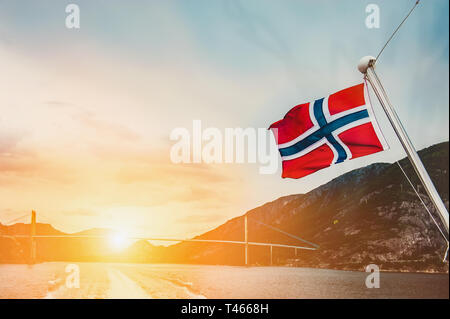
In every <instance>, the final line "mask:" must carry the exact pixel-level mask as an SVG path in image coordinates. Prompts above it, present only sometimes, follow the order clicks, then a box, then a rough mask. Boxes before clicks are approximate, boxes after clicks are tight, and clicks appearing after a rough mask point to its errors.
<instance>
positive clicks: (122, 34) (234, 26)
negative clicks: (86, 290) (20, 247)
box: [0, 0, 449, 238]
mask: <svg viewBox="0 0 450 319" xmlns="http://www.w3.org/2000/svg"><path fill="white" fill-rule="evenodd" d="M69 3H75V4H77V5H79V8H80V28H79V29H68V28H66V26H65V19H66V16H67V13H66V12H65V7H66V5H68V4H69ZM369 3H375V4H377V5H378V6H379V8H380V28H378V29H368V28H367V27H366V25H365V19H366V17H367V15H368V14H367V13H366V12H365V8H366V6H367V5H368V4H369ZM413 3H414V1H411V0H408V1H406V0H402V1H400V0H399V1H395V2H394V1H370V2H369V1H355V0H347V1H345V0H344V1H331V0H328V1H325V0H321V1H301V0H283V1H271V0H241V1H239V0H227V1H225V0H215V1H208V0H190V1H181V0H179V1H156V0H155V1H136V2H130V1H117V0H107V1H106V0H103V1H101V0H98V1H82V0H78V1H75V0H73V1H59V0H58V1H57V0H53V1H50V0H41V1H24V0H20V1H18V0H0V70H1V71H0V222H6V221H8V220H9V219H13V218H14V217H15V216H18V215H20V214H24V213H27V212H30V211H31V209H35V210H36V211H37V213H38V221H41V222H49V223H52V224H53V225H54V226H55V227H57V228H58V229H61V230H63V231H67V232H75V231H79V230H82V229H87V228H92V227H111V228H115V229H119V230H122V231H124V232H126V233H129V234H133V235H136V236H140V235H142V236H162V237H183V238H185V237H191V236H194V235H197V234H200V233H202V232H204V231H207V230H209V229H211V228H213V227H216V226H218V225H220V224H222V223H223V222H225V221H226V220H228V219H230V218H233V217H236V216H239V215H242V214H243V213H245V212H246V211H247V210H249V209H252V208H254V207H256V206H259V205H262V204H264V203H265V202H268V201H272V200H275V199H277V198H279V197H281V196H285V195H290V194H297V193H305V192H307V191H309V190H311V189H314V188H315V187H317V186H320V185H322V184H324V183H326V182H327V181H329V180H331V179H333V178H335V177H337V176H339V175H341V174H343V173H345V172H348V171H350V170H353V169H355V168H359V167H362V166H365V165H368V164H371V163H374V162H393V161H395V160H397V159H399V158H402V157H404V156H405V153H404V152H403V150H402V148H401V146H400V143H399V142H398V141H397V140H396V138H395V135H394V133H393V130H392V128H390V126H389V123H388V120H387V119H386V117H385V116H384V115H383V113H382V110H381V108H380V106H379V105H378V104H377V103H376V101H375V100H376V99H375V96H374V95H373V99H372V100H373V102H374V108H375V113H376V115H377V118H378V121H379V122H380V126H381V127H382V130H383V132H384V135H385V136H386V138H387V140H388V143H389V145H390V150H388V151H385V152H382V153H378V154H375V155H371V156H368V157H364V158H360V159H355V160H352V161H349V162H345V163H342V164H339V165H335V166H333V167H331V168H328V169H324V170H322V171H320V172H317V173H315V174H313V175H310V176H308V177H305V178H302V179H300V180H288V179H282V178H281V177H280V176H281V169H279V171H278V172H277V173H276V174H273V175H261V174H259V165H258V164H204V163H202V164H173V163H171V162H170V158H169V153H170V148H171V146H172V145H173V143H174V142H173V141H171V140H170V139H169V136H170V133H171V131H172V130H173V129H174V128H177V127H185V128H187V129H189V130H191V129H192V121H193V120H201V121H202V124H203V126H204V127H216V128H219V129H220V130H223V129H225V128H237V127H242V128H247V127H254V128H267V127H268V126H269V125H270V124H271V123H273V122H275V121H277V120H279V119H281V118H282V117H283V116H284V114H285V113H286V112H287V111H288V110H289V109H290V108H292V107H293V106H295V105H297V104H300V103H304V102H309V101H311V100H314V99H317V98H320V97H323V96H325V95H328V94H330V93H333V92H336V91H338V90H341V89H343V88H346V87H349V86H352V85H355V84H358V83H360V82H361V81H362V75H361V74H360V73H359V72H358V71H357V69H356V66H357V63H358V61H359V59H360V58H361V57H362V56H365V55H374V56H375V55H376V54H377V53H378V52H379V50H380V48H381V47H382V46H383V44H384V42H385V41H386V39H387V38H388V37H389V36H390V34H391V33H392V31H393V30H394V29H395V28H396V27H397V25H398V24H399V23H400V21H401V20H402V19H403V17H404V16H405V15H406V13H407V12H408V11H409V9H410V8H411V7H412V5H413ZM448 5H449V4H448V1H446V0H428V1H421V3H420V5H419V6H418V7H417V8H416V10H415V11H414V13H413V14H412V15H411V17H410V18H409V19H408V21H407V22H406V23H405V24H404V26H403V27H402V29H400V31H399V33H398V34H397V35H396V36H395V38H394V40H393V41H392V42H391V43H390V44H389V46H388V47H387V48H386V50H385V51H384V53H383V55H382V56H381V57H380V59H379V61H378V63H377V73H378V75H379V77H380V78H381V80H382V81H383V83H384V86H385V88H386V90H387V93H388V94H389V97H390V99H391V101H392V103H393V104H394V106H395V108H396V110H397V112H398V114H399V116H400V118H401V119H402V121H403V124H404V126H405V128H406V130H407V131H408V133H409V135H410V137H411V140H412V141H413V143H414V145H415V146H416V148H417V149H421V148H424V147H427V146H430V145H433V144H436V143H438V142H442V141H447V140H448V139H449V137H448V132H449V121H448V117H449V91H448V86H449V71H448V69H449V48H448V38H449V34H448V30H449V19H448V11H449V8H448Z"/></svg>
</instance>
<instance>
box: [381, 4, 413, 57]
mask: <svg viewBox="0 0 450 319" xmlns="http://www.w3.org/2000/svg"><path fill="white" fill-rule="evenodd" d="M419 2H420V0H417V1H416V3H415V4H414V6H413V7H412V9H411V10H410V11H409V13H408V15H407V16H406V17H405V18H404V19H403V21H402V22H401V23H400V25H399V26H398V27H397V29H395V31H394V33H392V35H391V36H390V38H389V39H388V40H387V41H386V43H385V44H384V46H383V48H382V49H381V51H380V52H379V53H378V55H377V57H376V58H375V60H376V61H378V58H379V57H380V55H381V53H383V51H384V49H385V48H386V47H387V45H388V44H389V42H391V40H392V38H393V37H394V35H395V34H396V33H397V31H398V30H399V29H400V27H401V26H402V25H403V23H405V21H406V19H408V18H409V16H410V15H411V13H412V12H413V11H414V9H415V8H416V7H417V5H418V4H419Z"/></svg>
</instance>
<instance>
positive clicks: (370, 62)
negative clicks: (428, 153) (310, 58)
mask: <svg viewBox="0 0 450 319" xmlns="http://www.w3.org/2000/svg"><path fill="white" fill-rule="evenodd" d="M375 61H376V60H375V58H373V57H364V58H362V59H361V61H360V63H359V65H358V69H359V70H360V71H361V72H362V73H364V74H366V77H367V80H368V81H369V83H370V85H371V86H372V88H373V90H374V92H375V94H376V96H377V98H378V100H379V101H380V104H381V106H382V107H383V110H384V112H385V113H386V115H387V117H388V119H389V122H390V123H391V125H392V127H393V128H394V131H395V133H396V134H397V137H398V138H399V140H400V143H401V144H402V146H403V148H404V149H405V151H406V154H407V155H408V158H409V160H410V162H411V164H412V166H413V168H414V170H415V171H416V173H417V175H418V176H419V179H420V181H421V182H422V184H423V186H424V188H425V190H426V192H427V194H428V196H429V197H430V199H431V201H432V202H433V204H434V207H435V208H436V210H437V211H438V213H439V217H440V218H441V220H442V222H443V224H444V226H445V230H446V231H447V235H448V212H447V209H446V208H445V205H444V203H443V202H442V199H441V197H440V196H439V194H438V192H437V191H436V188H435V187H434V185H433V182H432V181H431V178H430V176H429V175H428V173H427V171H426V169H425V167H424V166H423V163H422V161H421V160H420V157H419V155H418V154H417V152H416V150H415V148H414V145H413V144H412V142H411V140H410V139H409V137H408V134H407V133H406V130H405V128H404V127H403V125H402V123H401V121H400V118H399V117H398V115H397V113H396V112H395V109H394V107H393V106H392V104H391V102H390V101H389V98H388V97H387V94H386V92H385V91H384V89H383V86H382V85H381V82H380V79H379V78H378V76H377V74H376V73H375V69H374V66H375Z"/></svg>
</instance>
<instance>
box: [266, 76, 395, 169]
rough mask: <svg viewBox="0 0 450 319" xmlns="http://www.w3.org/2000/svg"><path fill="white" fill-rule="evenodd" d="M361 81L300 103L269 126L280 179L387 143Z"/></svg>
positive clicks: (355, 155) (375, 151) (320, 167)
mask: <svg viewBox="0 0 450 319" xmlns="http://www.w3.org/2000/svg"><path fill="white" fill-rule="evenodd" d="M366 88H367V87H366V85H365V84H364V83H361V84H358V85H355V86H352V87H350V88H347V89H344V90H342V91H339V92H336V93H333V94H331V95H329V96H327V97H325V98H321V99H318V100H316V101H314V102H311V103H305V104H300V105H297V106H296V107H294V108H293V109H291V110H290V111H289V112H288V113H287V114H286V115H285V117H284V118H283V119H282V120H280V121H278V122H275V123H273V124H272V125H271V126H270V128H269V129H271V130H272V132H273V133H274V135H275V139H276V142H277V144H278V149H279V152H280V154H281V159H282V162H283V174H282V177H283V178H300V177H303V176H306V175H309V174H311V173H314V172H316V171H318V170H320V169H323V168H326V167H329V166H331V165H332V164H337V163H341V162H344V161H347V160H350V159H353V158H357V157H361V156H365V155H369V154H373V153H377V152H381V151H383V150H386V149H388V148H389V147H388V145H387V143H386V141H385V139H384V137H383V135H382V133H381V130H380V129H379V127H378V124H377V121H376V119H375V116H374V114H373V111H372V107H371V106H370V103H366V98H365V93H366V90H365V89H366Z"/></svg>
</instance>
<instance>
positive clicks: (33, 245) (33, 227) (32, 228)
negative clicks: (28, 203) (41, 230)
mask: <svg viewBox="0 0 450 319" xmlns="http://www.w3.org/2000/svg"><path fill="white" fill-rule="evenodd" d="M35 235H36V212H35V211H34V210H33V211H31V223H30V260H31V263H32V264H34V263H35V261H36V242H35V239H34V236H35Z"/></svg>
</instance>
